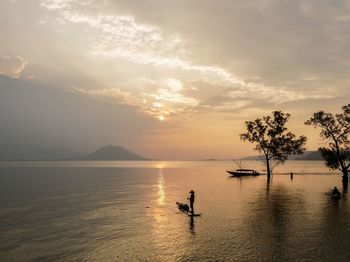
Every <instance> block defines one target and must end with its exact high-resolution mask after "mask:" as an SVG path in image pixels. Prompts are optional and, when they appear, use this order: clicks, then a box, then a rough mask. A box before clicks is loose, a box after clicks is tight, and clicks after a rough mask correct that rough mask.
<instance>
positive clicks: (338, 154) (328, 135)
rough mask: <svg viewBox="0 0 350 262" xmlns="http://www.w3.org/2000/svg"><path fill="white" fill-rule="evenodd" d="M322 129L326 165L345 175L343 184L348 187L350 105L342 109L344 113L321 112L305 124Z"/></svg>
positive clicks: (323, 155)
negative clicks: (324, 141)
mask: <svg viewBox="0 0 350 262" xmlns="http://www.w3.org/2000/svg"><path fill="white" fill-rule="evenodd" d="M305 125H311V126H314V127H315V128H316V127H319V128H321V133H320V136H321V138H323V139H324V140H326V141H327V143H328V146H327V147H320V148H319V149H318V150H319V151H320V152H321V154H322V157H323V159H324V160H325V163H326V165H327V166H328V167H329V168H331V169H333V170H335V169H339V170H340V171H341V172H342V173H343V184H344V185H345V186H346V187H347V185H348V179H349V178H348V177H349V168H350V162H349V161H350V140H349V136H350V104H348V105H345V106H343V107H342V113H340V114H332V113H326V112H324V111H319V112H316V113H314V114H313V116H312V117H311V118H310V119H309V120H307V121H306V122H305Z"/></svg>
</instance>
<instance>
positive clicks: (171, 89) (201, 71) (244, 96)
mask: <svg viewBox="0 0 350 262" xmlns="http://www.w3.org/2000/svg"><path fill="white" fill-rule="evenodd" d="M104 5H108V1H107V2H103V3H101V2H100V1H95V0H83V1H77V0H42V1H41V7H43V8H45V9H47V10H50V12H53V13H54V14H56V16H55V19H57V21H59V23H60V26H62V27H64V26H65V25H75V26H78V27H81V29H82V30H81V31H82V32H84V33H82V36H84V35H85V33H87V35H88V36H89V37H88V39H87V41H86V42H88V43H89V48H90V49H89V50H88V53H89V56H92V57H93V59H95V60H96V61H97V60H108V61H111V63H114V64H118V62H119V61H121V60H126V61H128V62H130V63H132V64H133V65H135V67H136V66H138V67H142V69H143V70H144V71H147V72H150V71H152V72H155V74H154V75H155V77H154V78H150V77H149V74H148V76H146V75H145V76H144V77H145V79H147V81H143V82H142V83H141V87H140V88H138V89H137V90H134V89H133V88H132V87H131V88H130V81H129V83H127V84H125V83H118V84H119V85H118V86H121V87H120V88H121V89H114V88H111V89H104V88H101V89H96V90H85V89H76V91H78V92H79V93H81V94H85V95H94V96H105V97H108V96H109V97H114V98H118V99H120V98H122V99H123V101H125V102H127V103H128V104H130V105H133V106H137V107H139V108H140V109H141V110H142V111H144V112H147V113H149V114H152V115H154V116H156V117H159V116H162V117H163V116H171V115H174V114H178V113H181V112H186V111H190V110H193V109H196V110H201V108H205V106H210V110H214V111H215V110H217V111H221V110H222V109H223V108H225V109H226V108H228V109H229V108H230V107H231V108H243V107H246V106H249V102H247V101H250V100H254V99H256V100H264V99H265V100H268V102H271V103H276V104H278V103H283V102H286V101H290V100H300V99H306V98H326V97H327V98H328V97H332V96H335V95H336V93H332V92H328V91H327V92H326V93H324V92H320V91H319V90H316V89H315V90H301V89H297V88H294V89H293V88H291V89H290V88H289V89H288V88H286V87H284V86H283V85H282V84H279V86H273V84H272V85H271V84H264V82H259V83H256V82H251V81H245V80H243V79H242V78H240V77H238V76H236V75H235V74H234V73H233V72H232V70H230V69H229V68H225V67H222V66H217V65H215V64H200V63H197V62H195V61H194V59H193V54H194V51H193V50H191V49H190V48H188V45H187V43H186V41H185V40H184V39H183V38H182V36H181V35H178V34H171V33H169V32H165V31H163V30H162V29H161V28H160V27H159V26H157V25H150V24H146V23H140V22H138V21H137V19H136V18H135V17H134V16H132V15H123V16H120V15H115V14H111V13H107V11H106V10H108V8H104V9H103V8H101V7H102V6H104ZM96 10H100V11H99V12H95V11H96ZM102 10H104V11H102ZM136 73H137V74H140V71H137V72H136ZM141 74H142V71H141ZM131 82H132V81H131ZM192 82H202V83H209V84H210V85H211V86H212V87H213V88H215V92H216V94H215V95H214V97H215V101H216V103H211V104H207V101H213V100H212V97H210V96H209V95H207V94H206V92H205V91H204V90H203V87H202V86H196V87H191V83H192ZM267 82H268V81H267ZM281 85H282V86H281ZM128 86H129V88H128ZM190 88H194V89H195V90H196V91H195V92H194V91H193V90H194V89H193V90H192V92H189V91H188V90H189V89H190ZM129 89H130V90H129ZM125 90H127V92H126V91H125ZM209 93H210V94H212V93H213V92H208V94H209ZM126 94H127V95H126ZM229 99H231V101H228V100H229ZM203 105H204V107H203Z"/></svg>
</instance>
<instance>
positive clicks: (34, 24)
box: [0, 0, 350, 159]
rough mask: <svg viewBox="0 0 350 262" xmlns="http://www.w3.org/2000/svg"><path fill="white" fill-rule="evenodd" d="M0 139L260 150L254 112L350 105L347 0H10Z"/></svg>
mask: <svg viewBox="0 0 350 262" xmlns="http://www.w3.org/2000/svg"><path fill="white" fill-rule="evenodd" d="M0 35H1V41H0V122H1V123H2V124H1V128H2V132H1V134H0V142H6V143H17V144H35V145H41V146H55V147H57V146H59V147H65V148H69V149H73V150H76V151H82V152H87V151H91V150H94V149H96V148H98V147H100V146H103V145H108V144H113V145H122V146H124V147H127V148H129V149H130V150H133V151H135V152H137V153H139V154H141V155H143V156H145V157H150V158H162V159H205V158H228V157H241V156H246V155H252V154H254V153H253V151H252V148H253V146H252V145H250V144H248V143H244V142H242V141H240V139H239V134H240V133H242V132H243V131H244V121H245V120H253V119H255V118H257V117H262V116H264V115H267V114H269V113H271V111H273V110H283V111H285V112H288V113H291V115H292V118H291V120H290V122H289V123H288V127H289V128H290V130H292V131H293V132H295V133H296V134H297V135H302V134H303V135H307V136H308V138H309V140H308V143H307V148H308V150H314V149H317V147H318V146H320V145H322V143H323V141H322V140H320V138H319V136H318V131H317V130H314V129H313V128H312V127H307V126H304V125H303V122H304V121H305V120H307V119H308V118H309V117H310V116H311V114H312V113H313V112H315V111H318V110H326V111H330V112H337V111H339V110H340V108H341V106H342V105H345V104H347V103H349V102H350V100H349V97H350V89H349V84H350V77H349V72H350V52H349V47H350V1H348V0H337V1H329V0H289V1H287V0H249V1H241V0H240V1H238V0H220V1H214V0H178V1H170V0H143V1H142V0H98V1H97V0H31V1H25V0H2V1H1V3H0Z"/></svg>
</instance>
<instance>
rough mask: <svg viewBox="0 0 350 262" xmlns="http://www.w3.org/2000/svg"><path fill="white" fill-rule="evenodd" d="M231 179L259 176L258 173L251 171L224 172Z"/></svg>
mask: <svg viewBox="0 0 350 262" xmlns="http://www.w3.org/2000/svg"><path fill="white" fill-rule="evenodd" d="M226 172H227V173H229V174H230V175H231V176H232V177H242V176H259V175H260V173H259V172H257V171H255V170H253V169H237V170H236V171H230V170H226Z"/></svg>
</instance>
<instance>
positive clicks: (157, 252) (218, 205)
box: [0, 161, 350, 261]
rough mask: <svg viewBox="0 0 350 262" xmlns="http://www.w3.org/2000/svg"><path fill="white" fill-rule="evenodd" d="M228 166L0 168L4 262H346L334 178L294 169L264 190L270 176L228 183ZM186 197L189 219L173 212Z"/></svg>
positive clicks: (342, 209)
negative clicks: (191, 201) (191, 210)
mask: <svg viewBox="0 0 350 262" xmlns="http://www.w3.org/2000/svg"><path fill="white" fill-rule="evenodd" d="M246 164H247V167H250V168H256V169H258V170H262V168H263V167H262V166H261V164H260V163H259V162H254V161H251V162H247V163H246ZM230 168H235V167H233V166H232V162H225V161H208V162H205V161H197V162H191V161H185V162H178V161H168V162H166V161H165V162H161V161H146V162H143V161H140V162H113V161H108V162H90V161H89V162H78V161H77V162H75V161H70V162H49V161H45V162H38V161H35V162H0V234H1V237H0V261H350V249H349V246H350V212H349V211H350V206H349V201H350V199H349V200H348V199H347V198H348V197H347V195H346V194H343V196H342V199H341V200H340V201H333V200H331V199H330V197H329V196H328V195H327V194H326V192H328V191H329V190H330V189H331V188H332V187H334V186H338V188H339V189H341V188H342V187H341V176H340V174H338V173H332V172H330V171H329V170H328V169H327V168H325V167H324V166H323V163H322V162H317V161H312V162H308V161H290V162H288V163H287V164H286V165H285V166H282V167H280V168H278V169H275V175H274V176H273V179H272V182H271V183H270V185H269V186H267V183H266V176H259V177H256V178H245V179H237V178H229V177H228V175H227V174H226V172H225V170H226V169H230ZM290 172H293V173H294V179H293V180H291V179H290V176H289V175H287V174H289V173H290ZM192 189H193V190H194V191H195V192H196V202H195V208H196V212H199V213H202V216H201V217H197V218H194V219H193V220H191V219H190V218H189V217H188V216H187V215H185V214H183V213H181V212H179V211H178V209H177V206H176V204H175V202H176V201H180V202H185V201H186V198H187V197H188V196H189V191H190V190H192ZM348 194H350V193H348Z"/></svg>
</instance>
